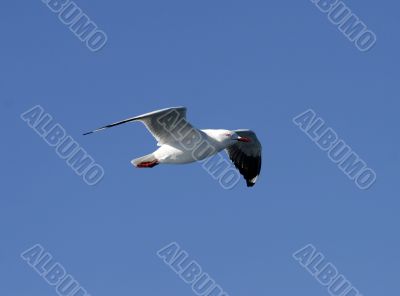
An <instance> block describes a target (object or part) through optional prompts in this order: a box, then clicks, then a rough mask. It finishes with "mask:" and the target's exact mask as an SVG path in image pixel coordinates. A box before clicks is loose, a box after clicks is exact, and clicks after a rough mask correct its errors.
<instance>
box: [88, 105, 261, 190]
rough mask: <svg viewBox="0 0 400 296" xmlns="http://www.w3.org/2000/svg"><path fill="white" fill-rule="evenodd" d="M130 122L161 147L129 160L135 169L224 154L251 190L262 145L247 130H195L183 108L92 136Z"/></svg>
mask: <svg viewBox="0 0 400 296" xmlns="http://www.w3.org/2000/svg"><path fill="white" fill-rule="evenodd" d="M131 121H141V122H143V123H144V125H145V126H146V128H147V129H148V130H149V132H150V133H151V134H152V135H153V136H154V138H155V139H156V140H157V142H158V143H157V145H158V146H160V147H159V148H158V149H157V150H156V151H154V152H153V153H150V154H148V155H145V156H142V157H139V158H136V159H134V160H132V164H133V165H134V166H135V167H138V168H151V167H154V166H156V165H158V164H185V163H191V162H195V161H200V160H203V159H206V158H208V157H210V156H213V155H214V154H216V153H218V152H220V151H222V150H226V151H227V153H228V155H229V157H230V159H231V160H232V161H233V163H234V164H235V166H236V168H237V169H238V170H239V171H240V173H241V174H242V175H243V176H244V178H245V179H246V182H247V186H253V185H254V184H255V182H256V180H257V177H258V175H259V174H260V170H261V144H260V142H259V141H258V139H257V136H256V135H255V133H254V132H252V131H250V130H235V131H231V130H225V129H203V130H199V129H196V128H194V127H193V126H192V125H191V124H190V123H189V122H188V121H187V120H186V108H184V107H175V108H167V109H162V110H157V111H154V112H150V113H146V114H143V115H140V116H136V117H132V118H128V119H125V120H122V121H119V122H116V123H113V124H109V125H106V126H104V127H101V128H99V129H96V130H94V131H91V132H88V133H85V135H86V134H90V133H94V132H97V131H100V130H103V129H106V128H109V127H113V126H116V125H120V124H123V123H127V122H131Z"/></svg>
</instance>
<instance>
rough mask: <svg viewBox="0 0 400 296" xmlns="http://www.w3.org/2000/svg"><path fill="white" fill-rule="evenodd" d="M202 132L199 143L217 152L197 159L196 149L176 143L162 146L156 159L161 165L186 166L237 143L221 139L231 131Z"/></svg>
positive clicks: (207, 153) (155, 154)
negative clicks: (222, 135) (194, 151)
mask: <svg viewBox="0 0 400 296" xmlns="http://www.w3.org/2000/svg"><path fill="white" fill-rule="evenodd" d="M200 131H201V136H202V138H201V139H200V141H199V143H202V142H203V143H204V142H205V143H209V144H211V145H212V146H213V148H215V150H210V151H209V152H207V151H206V153H204V154H201V155H200V157H196V156H195V155H194V153H193V150H194V149H190V150H189V149H184V148H182V147H181V146H180V145H179V143H176V144H175V145H174V143H173V144H161V145H160V148H158V149H157V150H156V151H154V152H153V155H154V157H155V158H156V159H158V161H159V163H164V164H185V163H191V162H195V161H200V160H203V159H206V158H208V157H210V156H213V155H214V154H215V153H218V152H220V151H222V150H224V149H226V148H227V147H229V146H230V145H232V144H235V141H231V140H230V139H227V140H225V139H224V138H223V137H220V135H221V134H226V133H229V132H231V131H228V130H216V129H205V130H200ZM133 161H134V160H133Z"/></svg>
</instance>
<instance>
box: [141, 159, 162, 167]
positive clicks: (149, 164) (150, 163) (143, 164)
mask: <svg viewBox="0 0 400 296" xmlns="http://www.w3.org/2000/svg"><path fill="white" fill-rule="evenodd" d="M158 164H159V162H158V160H153V161H144V162H141V163H139V164H138V165H137V167H138V168H152V167H155V166H156V165H158Z"/></svg>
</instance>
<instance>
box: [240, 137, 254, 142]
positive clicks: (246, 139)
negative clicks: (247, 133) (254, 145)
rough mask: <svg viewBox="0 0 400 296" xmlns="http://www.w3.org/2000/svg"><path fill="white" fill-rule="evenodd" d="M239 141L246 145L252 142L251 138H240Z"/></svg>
mask: <svg viewBox="0 0 400 296" xmlns="http://www.w3.org/2000/svg"><path fill="white" fill-rule="evenodd" d="M238 141H239V142H245V143H249V142H251V140H250V139H249V138H246V137H239V138H238Z"/></svg>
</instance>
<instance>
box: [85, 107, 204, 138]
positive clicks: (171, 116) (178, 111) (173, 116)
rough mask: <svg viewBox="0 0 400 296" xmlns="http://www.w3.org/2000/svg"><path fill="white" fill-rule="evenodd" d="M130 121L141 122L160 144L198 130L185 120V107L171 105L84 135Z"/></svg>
mask: <svg viewBox="0 0 400 296" xmlns="http://www.w3.org/2000/svg"><path fill="white" fill-rule="evenodd" d="M131 121H141V122H143V124H144V125H145V126H146V128H147V129H148V130H149V132H150V133H151V134H152V135H153V137H154V138H155V139H156V140H157V142H158V143H159V144H161V145H162V144H166V143H168V144H170V143H175V142H179V141H180V140H181V139H182V137H183V136H187V135H188V134H189V133H195V132H196V133H198V130H197V129H195V128H194V127H193V126H192V125H191V124H190V123H189V122H188V121H187V120H186V108H185V107H173V108H166V109H161V110H157V111H153V112H150V113H146V114H143V115H139V116H135V117H131V118H128V119H125V120H121V121H118V122H115V123H112V124H109V125H106V126H103V127H100V128H98V129H95V130H93V131H91V132H87V133H85V134H84V135H88V134H92V133H95V132H98V131H101V130H104V129H107V128H110V127H113V126H117V125H120V124H124V123H127V122H131Z"/></svg>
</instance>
